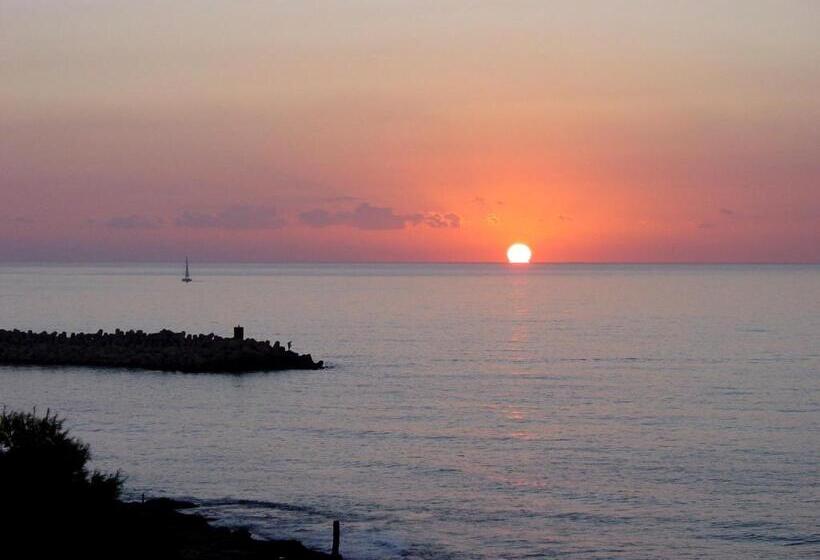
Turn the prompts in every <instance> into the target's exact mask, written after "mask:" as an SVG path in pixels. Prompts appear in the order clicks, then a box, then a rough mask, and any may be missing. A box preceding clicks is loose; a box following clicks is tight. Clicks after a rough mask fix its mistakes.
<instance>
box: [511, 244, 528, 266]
mask: <svg viewBox="0 0 820 560" xmlns="http://www.w3.org/2000/svg"><path fill="white" fill-rule="evenodd" d="M531 258H532V251H530V248H529V247H527V246H526V245H524V244H523V243H513V244H512V245H510V248H509V249H507V260H508V261H509V262H510V263H512V264H526V263H528V262H530V259H531Z"/></svg>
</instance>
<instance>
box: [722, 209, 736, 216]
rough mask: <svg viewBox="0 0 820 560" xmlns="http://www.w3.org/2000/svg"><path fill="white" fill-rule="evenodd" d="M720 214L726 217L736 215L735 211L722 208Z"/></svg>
mask: <svg viewBox="0 0 820 560" xmlns="http://www.w3.org/2000/svg"><path fill="white" fill-rule="evenodd" d="M720 213H721V214H723V215H724V216H734V215H735V211H734V210H732V209H731V208H721V209H720Z"/></svg>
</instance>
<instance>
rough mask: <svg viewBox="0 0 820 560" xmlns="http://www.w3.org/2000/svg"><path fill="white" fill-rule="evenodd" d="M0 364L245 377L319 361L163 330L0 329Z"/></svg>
mask: <svg viewBox="0 0 820 560" xmlns="http://www.w3.org/2000/svg"><path fill="white" fill-rule="evenodd" d="M0 365H39V366H89V367H114V368H128V369H147V370H159V371H178V372H184V373H247V372H258V371H279V370H287V369H301V370H316V369H321V368H322V367H324V362H322V361H321V360H320V361H314V360H313V358H312V357H311V355H310V354H298V353H296V352H293V351H291V350H290V349H286V348H285V347H283V346H282V345H281V344H280V343H279V342H278V341H276V342H274V343H273V344H271V343H270V342H269V341H267V340H265V341H260V340H254V339H252V338H248V339H246V338H244V329H242V327H236V328H234V336H233V337H232V338H226V337H221V336H218V335H215V334H213V333H211V334H188V333H186V332H184V331H183V332H173V331H170V330H167V329H163V330H161V331H159V332H155V333H145V332H143V331H141V330H137V331H134V330H129V331H122V330H120V329H117V330H115V331H114V332H113V333H109V332H104V331H102V330H99V331H97V332H96V333H65V332H59V333H58V332H50V333H49V332H45V331H44V332H39V333H37V332H32V331H22V330H17V329H14V330H4V329H0Z"/></svg>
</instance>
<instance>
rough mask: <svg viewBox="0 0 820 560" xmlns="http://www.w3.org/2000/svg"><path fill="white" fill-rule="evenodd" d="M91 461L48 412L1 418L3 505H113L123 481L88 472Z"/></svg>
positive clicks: (117, 475) (0, 492) (116, 476)
mask: <svg viewBox="0 0 820 560" xmlns="http://www.w3.org/2000/svg"><path fill="white" fill-rule="evenodd" d="M90 458H91V454H90V452H89V449H88V445H86V444H85V443H83V442H81V441H80V440H78V439H77V438H74V437H71V436H70V435H69V433H68V430H67V429H66V428H65V427H64V426H63V420H62V419H60V418H58V417H57V416H56V415H52V414H51V413H50V412H49V411H46V414H45V415H44V416H38V415H37V413H36V411H32V412H30V413H29V412H9V411H6V410H5V409H3V411H2V413H0V495H2V496H3V501H4V502H5V504H6V505H11V504H14V505H17V506H20V505H22V504H28V505H32V506H42V505H53V506H56V507H60V508H66V507H67V508H71V509H75V508H87V507H90V506H95V507H97V506H100V505H104V504H113V503H114V502H116V500H117V499H118V497H119V495H120V491H121V489H122V484H123V477H122V476H121V475H120V473H119V472H116V473H114V474H104V473H101V472H99V471H96V470H89V468H88V461H89V459H90Z"/></svg>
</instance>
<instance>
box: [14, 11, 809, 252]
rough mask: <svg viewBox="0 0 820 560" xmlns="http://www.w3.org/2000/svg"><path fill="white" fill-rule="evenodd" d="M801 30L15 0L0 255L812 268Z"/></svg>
mask: <svg viewBox="0 0 820 560" xmlns="http://www.w3.org/2000/svg"><path fill="white" fill-rule="evenodd" d="M307 4H309V6H308V5H307ZM818 21H820V3H818V2H813V1H811V2H809V1H806V2H800V1H793V2H785V3H784V2H759V1H748V0H747V1H742V2H741V1H724V2H717V1H716V2H688V3H674V4H673V3H658V2H655V3H648V2H636V1H630V2H627V1H623V2H621V1H616V0H612V1H607V2H603V1H601V2H557V3H547V2H535V1H532V2H515V1H513V2H489V1H488V2H469V3H468V2H446V1H439V2H419V1H417V2H376V1H374V2H326V3H325V2H318V3H297V2H293V3H273V2H266V1H265V2H263V1H247V2H233V1H229V0H213V1H203V2H196V3H190V2H173V1H170V2H169V1H166V2H153V1H145V2H119V1H106V2H102V1H100V2H96V1H83V2H79V1H77V2H59V3H58V2H32V1H30V0H26V1H22V0H7V1H5V2H3V3H2V4H0V195H1V196H2V198H0V260H6V261H8V260H12V261H15V260H66V261H76V260H79V261H94V260H100V261H129V260H162V261H178V260H180V259H181V258H184V256H185V255H186V254H187V255H190V256H191V258H192V259H195V260H199V261H204V260H226V261H311V260H320V261H348V260H350V261H382V260H384V261H458V262H465V261H498V260H502V259H503V258H504V253H505V250H506V247H507V246H508V245H509V244H510V243H512V242H514V241H523V242H526V243H528V244H529V245H530V246H531V247H532V248H533V250H534V253H535V260H537V261H546V262H553V261H583V262H612V261H620V262H623V261H628V262H820V126H818V124H819V123H820V70H818V69H820V38H818V37H819V36H818V34H817V30H816V26H817V22H818Z"/></svg>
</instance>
